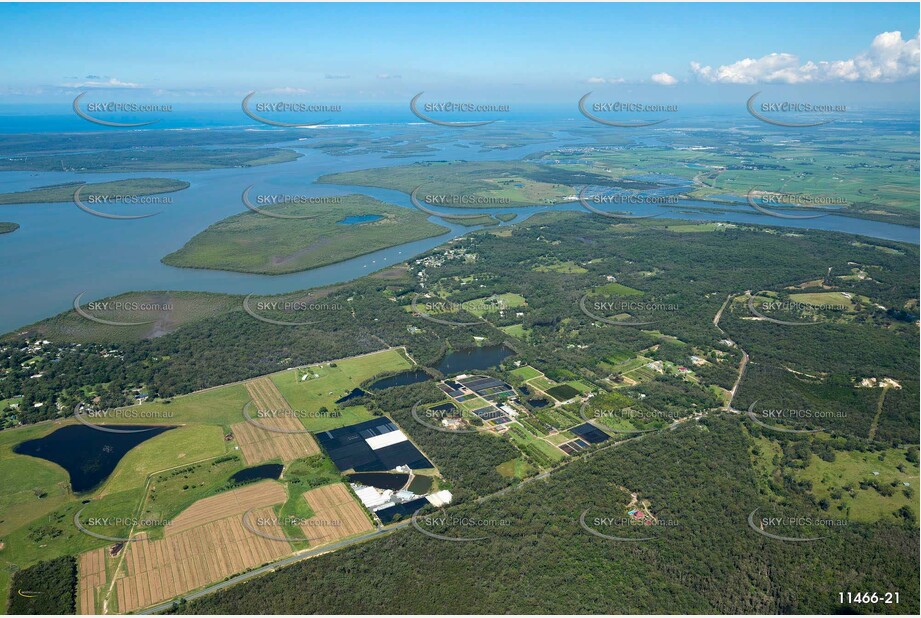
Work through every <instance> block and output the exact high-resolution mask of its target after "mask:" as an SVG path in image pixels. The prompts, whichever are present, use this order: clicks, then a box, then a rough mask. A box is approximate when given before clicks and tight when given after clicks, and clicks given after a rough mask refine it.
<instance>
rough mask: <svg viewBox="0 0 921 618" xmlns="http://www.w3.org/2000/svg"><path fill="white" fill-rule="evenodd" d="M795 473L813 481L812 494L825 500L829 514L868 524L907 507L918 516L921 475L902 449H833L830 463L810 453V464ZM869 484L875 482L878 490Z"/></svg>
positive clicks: (799, 476)
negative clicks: (832, 459) (862, 450)
mask: <svg viewBox="0 0 921 618" xmlns="http://www.w3.org/2000/svg"><path fill="white" fill-rule="evenodd" d="M899 466H902V470H899ZM874 472H878V473H879V475H878V476H877V475H874V474H873V473H874ZM794 474H795V475H796V477H797V479H798V480H802V481H809V482H810V483H812V493H813V495H815V497H816V499H817V500H823V499H824V500H828V502H829V503H830V504H831V506H830V508H829V511H828V512H829V513H832V514H836V515H846V516H847V518H849V519H851V520H854V521H858V522H864V523H870V522H874V521H877V520H879V519H883V518H888V517H889V516H891V515H892V514H893V512H895V511H896V510H898V509H899V508H901V507H903V506H907V507H908V508H909V509H911V511H912V512H913V513H914V515H915V518H917V517H918V489H919V481H921V477H919V469H918V464H917V463H912V462H909V461H908V460H907V459H906V457H905V450H904V449H887V450H885V451H882V452H881V453H873V452H868V453H861V452H860V451H835V461H833V462H828V461H825V460H823V459H820V458H819V457H817V456H815V455H813V456H812V457H811V458H810V460H809V465H808V466H807V467H806V468H805V469H802V470H798V469H797V470H796V472H795V473H794ZM903 483H908V485H907V486H906V485H904V484H903ZM861 484H863V485H864V487H861ZM868 484H873V485H878V486H879V487H880V489H881V491H879V490H877V489H875V488H874V486H872V485H870V486H868ZM886 494H889V495H886Z"/></svg>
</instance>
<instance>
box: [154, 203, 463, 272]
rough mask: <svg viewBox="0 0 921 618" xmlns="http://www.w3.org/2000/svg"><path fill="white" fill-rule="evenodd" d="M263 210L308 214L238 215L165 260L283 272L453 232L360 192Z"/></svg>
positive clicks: (181, 264)
mask: <svg viewBox="0 0 921 618" xmlns="http://www.w3.org/2000/svg"><path fill="white" fill-rule="evenodd" d="M263 210H265V211H268V212H270V213H272V214H279V215H285V216H289V217H290V216H296V217H306V218H303V219H280V218H276V217H271V216H267V215H264V214H259V213H255V212H244V213H241V214H238V215H234V216H232V217H229V218H227V219H224V220H222V221H219V222H217V223H215V224H214V225H211V226H210V227H208V229H206V230H205V231H203V232H201V233H199V234H198V235H196V236H195V237H194V238H192V239H191V240H190V241H189V242H188V243H186V245H185V246H183V247H182V248H181V249H179V250H178V251H176V252H174V253H171V254H169V255H167V256H166V257H164V258H163V263H164V264H168V265H170V266H179V267H184V268H207V269H215V270H231V271H236V272H248V273H260V274H268V275H280V274H284V273H292V272H298V271H302V270H308V269H311V268H317V267H319V266H325V265H327V264H334V263H336V262H341V261H343V260H348V259H351V258H353V257H356V256H359V255H364V254H367V253H372V252H374V251H378V250H380V249H386V248H387V247H393V246H396V245H401V244H404V243H407V242H411V241H414V240H421V239H423V238H430V237H432V236H438V235H439V234H442V233H444V232H446V231H448V229H447V228H445V227H444V226H441V225H437V224H435V223H431V222H429V221H427V220H426V219H427V217H426V215H424V214H423V213H421V212H418V211H415V210H410V209H408V208H402V207H399V206H394V205H392V204H386V203H384V202H381V201H378V200H376V199H374V198H370V197H367V196H364V195H358V194H352V195H345V196H342V198H341V201H340V202H339V203H336V204H285V205H280V206H273V207H268V208H265V209H263ZM349 218H354V219H355V221H356V222H354V223H352V222H349V221H348V219H349ZM365 219H367V220H365Z"/></svg>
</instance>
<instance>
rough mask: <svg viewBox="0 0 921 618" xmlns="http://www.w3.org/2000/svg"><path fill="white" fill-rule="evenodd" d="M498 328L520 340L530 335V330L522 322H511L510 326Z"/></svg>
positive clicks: (524, 339)
mask: <svg viewBox="0 0 921 618" xmlns="http://www.w3.org/2000/svg"><path fill="white" fill-rule="evenodd" d="M499 330H501V331H502V332H504V333H505V334H506V335H510V336H512V337H514V338H515V339H520V340H521V341H527V340H528V337H530V336H531V330H530V329H527V328H525V327H524V325H522V324H512V325H511V326H500V327H499Z"/></svg>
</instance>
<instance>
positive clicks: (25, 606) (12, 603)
mask: <svg viewBox="0 0 921 618" xmlns="http://www.w3.org/2000/svg"><path fill="white" fill-rule="evenodd" d="M10 589H11V591H12V592H11V594H10V599H9V606H8V607H7V613H8V614H37V615H45V616H48V615H60V614H75V613H77V605H76V598H77V560H76V559H75V558H73V557H71V556H62V557H60V558H55V559H54V560H46V561H44V562H39V563H38V564H33V565H32V566H30V567H28V568H25V569H22V570H21V571H16V572H15V573H14V574H13V584H12V586H11V587H10Z"/></svg>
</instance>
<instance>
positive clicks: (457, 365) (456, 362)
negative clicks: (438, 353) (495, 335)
mask: <svg viewBox="0 0 921 618" xmlns="http://www.w3.org/2000/svg"><path fill="white" fill-rule="evenodd" d="M514 354H515V353H514V352H512V350H511V349H509V348H508V347H506V346H504V345H501V344H500V345H485V346H482V347H479V348H467V349H464V350H455V351H454V352H450V353H449V354H447V355H446V356H445V357H444V358H443V359H441V360H440V361H438V364H437V365H435V369H437V370H438V371H440V372H442V373H443V374H445V375H453V374H458V373H464V372H467V371H476V370H478V369H491V368H493V367H498V366H499V363H501V362H502V361H503V360H505V359H506V358H508V357H509V356H514Z"/></svg>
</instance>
